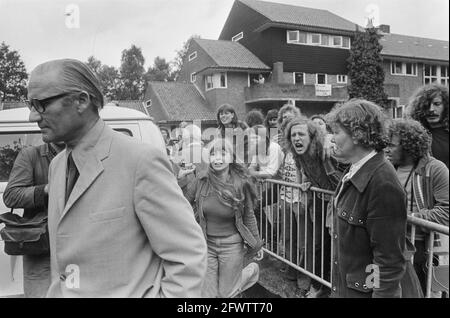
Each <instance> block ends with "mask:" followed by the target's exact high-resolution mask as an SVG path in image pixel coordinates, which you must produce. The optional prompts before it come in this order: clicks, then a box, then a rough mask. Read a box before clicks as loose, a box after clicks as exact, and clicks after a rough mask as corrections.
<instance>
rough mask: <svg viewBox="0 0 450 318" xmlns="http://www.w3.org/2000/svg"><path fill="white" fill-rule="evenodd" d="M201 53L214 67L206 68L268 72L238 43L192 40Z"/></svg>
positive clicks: (261, 63) (264, 65) (258, 60)
mask: <svg viewBox="0 0 450 318" xmlns="http://www.w3.org/2000/svg"><path fill="white" fill-rule="evenodd" d="M193 41H195V42H196V43H197V44H198V45H199V46H200V47H201V48H202V49H203V51H204V52H205V53H206V54H207V55H208V56H210V57H211V59H212V60H213V61H214V63H215V64H214V65H205V68H207V67H219V68H233V69H246V70H248V69H255V70H270V67H268V66H267V65H266V64H264V63H263V62H262V61H261V60H260V59H259V58H258V57H257V56H256V55H254V54H253V53H252V52H250V51H249V50H248V49H247V48H246V47H244V46H243V45H242V44H240V43H238V42H233V41H222V40H205V39H194V40H193Z"/></svg>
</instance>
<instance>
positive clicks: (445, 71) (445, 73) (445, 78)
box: [441, 65, 448, 85]
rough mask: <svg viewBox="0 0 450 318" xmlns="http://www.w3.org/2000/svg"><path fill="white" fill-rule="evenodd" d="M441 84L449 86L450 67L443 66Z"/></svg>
mask: <svg viewBox="0 0 450 318" xmlns="http://www.w3.org/2000/svg"><path fill="white" fill-rule="evenodd" d="M441 84H442V85H448V66H444V65H441Z"/></svg>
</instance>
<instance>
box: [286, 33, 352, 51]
mask: <svg viewBox="0 0 450 318" xmlns="http://www.w3.org/2000/svg"><path fill="white" fill-rule="evenodd" d="M286 38H287V43H289V44H306V45H320V46H329V47H335V48H343V49H350V38H349V37H347V36H336V35H329V34H322V33H306V32H301V31H297V30H289V31H287V32H286Z"/></svg>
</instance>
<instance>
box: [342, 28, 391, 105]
mask: <svg viewBox="0 0 450 318" xmlns="http://www.w3.org/2000/svg"><path fill="white" fill-rule="evenodd" d="M380 38H381V35H380V34H379V33H378V31H377V29H376V28H374V27H369V28H367V29H366V31H365V32H360V31H357V32H356V34H355V39H354V40H353V42H352V47H351V49H350V57H349V59H348V63H349V66H348V70H349V72H348V75H349V77H350V79H351V84H350V85H349V86H348V94H349V96H350V98H364V99H367V100H369V101H372V102H374V103H376V104H378V105H380V106H382V107H384V108H387V107H389V103H388V98H387V95H386V93H385V92H384V70H383V64H382V58H381V54H380V53H381V50H382V49H383V47H382V46H381V44H380V41H379V40H380Z"/></svg>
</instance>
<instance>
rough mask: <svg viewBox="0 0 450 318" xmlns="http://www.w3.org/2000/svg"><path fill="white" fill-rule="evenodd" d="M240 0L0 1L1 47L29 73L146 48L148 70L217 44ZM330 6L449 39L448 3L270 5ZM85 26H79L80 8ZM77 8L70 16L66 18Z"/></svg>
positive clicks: (299, 1)
mask: <svg viewBox="0 0 450 318" xmlns="http://www.w3.org/2000/svg"><path fill="white" fill-rule="evenodd" d="M233 2H234V0H0V42H5V43H6V44H7V45H9V46H10V48H11V49H14V50H17V51H18V52H19V54H20V55H21V57H22V59H23V61H24V62H25V66H26V68H27V71H28V72H30V71H31V70H32V69H33V68H34V67H35V66H36V65H38V64H40V63H42V62H45V61H47V60H51V59H57V58H76V59H79V60H82V61H86V60H87V58H88V57H89V56H91V55H93V56H95V57H96V58H97V59H99V60H100V61H101V62H102V63H103V64H107V65H113V66H115V67H119V66H120V58H121V52H122V51H123V50H124V49H128V48H130V47H131V45H132V44H134V45H136V46H138V47H140V48H141V49H142V52H143V55H144V58H145V68H148V67H150V66H151V65H152V64H153V60H154V59H155V57H157V56H160V57H163V58H165V59H166V60H167V61H171V60H173V58H174V57H175V55H176V51H177V50H179V49H180V48H181V47H182V46H183V43H184V42H185V41H186V40H187V39H188V38H189V37H190V36H191V35H194V34H196V35H200V37H201V38H204V39H217V38H218V37H219V35H220V32H221V30H222V27H223V25H224V23H225V21H226V19H227V17H228V14H229V12H230V10H231V7H232V5H233ZM271 2H278V3H285V4H292V5H299V6H304V7H310V8H317V9H326V10H328V11H331V12H333V13H335V14H337V15H339V16H341V17H343V18H345V19H347V20H350V21H352V22H354V23H357V24H359V25H362V26H364V25H365V20H366V17H367V16H368V15H369V13H368V12H369V11H370V8H371V7H374V6H376V8H378V12H379V15H378V16H379V21H380V23H381V24H388V25H390V26H391V32H392V33H396V34H403V35H411V36H418V37H425V38H432V39H439V40H445V41H448V40H449V1H448V0H271ZM73 7H75V8H78V9H79V10H78V12H79V19H78V21H79V23H78V24H77V22H76V21H77V20H76V19H71V18H75V16H76V11H77V10H76V9H75V11H73V10H72V9H71V8H73ZM69 11H73V13H72V14H71V16H66V15H65V13H66V12H69Z"/></svg>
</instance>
